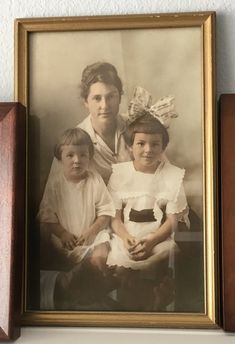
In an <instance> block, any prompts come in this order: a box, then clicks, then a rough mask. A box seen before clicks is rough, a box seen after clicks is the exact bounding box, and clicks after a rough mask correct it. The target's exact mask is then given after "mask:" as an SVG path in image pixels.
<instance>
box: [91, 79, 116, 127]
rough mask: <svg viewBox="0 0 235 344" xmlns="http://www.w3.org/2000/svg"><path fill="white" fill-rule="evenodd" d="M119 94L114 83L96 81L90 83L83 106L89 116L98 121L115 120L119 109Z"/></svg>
mask: <svg viewBox="0 0 235 344" xmlns="http://www.w3.org/2000/svg"><path fill="white" fill-rule="evenodd" d="M119 104H120V95H119V92H118V89H117V88H116V87H115V86H114V85H108V84H104V83H103V82H96V83H94V84H92V85H91V87H90V90H89V94H88V97H87V100H86V101H85V106H86V107H87V108H88V110H89V112H90V114H91V118H92V119H93V120H95V121H96V123H97V122H100V123H107V122H113V121H116V116H117V114H118V111H119Z"/></svg>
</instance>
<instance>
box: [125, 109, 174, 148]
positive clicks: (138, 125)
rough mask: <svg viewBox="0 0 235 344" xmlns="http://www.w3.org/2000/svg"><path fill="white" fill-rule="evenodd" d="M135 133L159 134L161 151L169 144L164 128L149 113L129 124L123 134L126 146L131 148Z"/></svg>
mask: <svg viewBox="0 0 235 344" xmlns="http://www.w3.org/2000/svg"><path fill="white" fill-rule="evenodd" d="M136 133H145V134H160V135H162V147H163V149H165V148H166V146H167V145H168V143H169V135H168V132H167V130H166V128H165V127H164V126H163V125H162V124H161V122H159V120H158V119H156V118H154V117H153V116H152V115H150V114H149V113H146V114H144V115H143V116H142V117H140V118H138V119H136V120H135V121H134V122H133V123H131V124H130V125H129V126H128V127H127V129H126V131H125V132H124V139H125V142H126V144H127V145H128V146H129V147H131V146H132V145H133V143H134V138H135V134H136Z"/></svg>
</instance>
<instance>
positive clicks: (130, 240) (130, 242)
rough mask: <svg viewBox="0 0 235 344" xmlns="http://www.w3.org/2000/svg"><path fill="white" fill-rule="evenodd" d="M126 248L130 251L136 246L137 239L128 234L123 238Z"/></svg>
mask: <svg viewBox="0 0 235 344" xmlns="http://www.w3.org/2000/svg"><path fill="white" fill-rule="evenodd" d="M122 240H123V243H124V246H125V248H126V249H127V250H128V251H130V250H131V249H132V248H133V247H134V246H135V245H136V238H135V237H133V236H132V235H130V234H128V233H126V234H125V236H124V237H123V238H122Z"/></svg>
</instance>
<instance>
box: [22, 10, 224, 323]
mask: <svg viewBox="0 0 235 344" xmlns="http://www.w3.org/2000/svg"><path fill="white" fill-rule="evenodd" d="M214 44H215V12H198V13H173V14H148V15H125V16H95V17H63V18H27V19H16V21H15V100H16V101H19V102H21V103H22V104H23V105H24V106H26V108H27V112H28V115H27V133H28V150H27V155H28V169H27V178H28V179H27V181H28V183H27V193H28V195H29V192H31V187H32V180H31V182H29V179H30V176H31V177H32V178H31V179H33V178H34V176H33V173H37V172H35V168H36V170H37V169H40V171H41V172H40V175H39V176H40V178H41V180H42V183H41V184H42V185H43V186H41V188H42V187H44V185H45V180H46V179H45V178H46V177H45V176H47V174H48V172H49V169H50V164H51V159H52V155H51V153H48V152H49V148H50V149H51V148H52V146H53V144H54V136H55V133H56V134H57V133H58V132H59V131H60V130H61V129H66V128H67V127H69V126H71V127H72V126H75V124H76V121H77V117H76V116H77V109H80V108H81V107H82V106H83V105H82V103H79V102H78V100H77V98H78V97H77V93H78V90H77V86H78V85H79V78H80V76H81V71H82V69H84V68H85V66H86V65H89V64H91V63H93V62H96V61H107V62H111V63H112V64H113V65H115V66H116V67H117V69H118V70H119V71H120V75H121V78H122V80H123V83H124V86H125V95H126V96H125V97H126V103H125V104H124V106H123V108H124V109H125V110H126V109H127V102H128V100H130V98H131V94H132V91H133V88H134V86H136V83H138V84H139V85H140V86H142V87H145V88H146V89H149V90H150V91H152V92H151V93H152V94H153V98H157V95H158V94H159V95H161V96H163V95H166V94H169V93H170V94H172V93H173V94H174V95H175V98H176V105H177V99H179V101H178V112H179V113H180V114H181V117H180V116H179V117H180V118H181V119H179V123H181V124H179V126H180V128H181V134H180V131H179V132H178V136H175V137H177V138H178V139H177V141H175V142H176V144H178V145H179V147H180V148H179V149H181V150H182V151H183V158H182V159H181V158H175V159H176V162H177V163H179V165H181V166H182V164H183V163H182V161H183V159H184V158H185V156H186V157H187V159H188V160H187V162H188V163H187V166H189V170H190V168H191V169H193V168H194V167H193V164H192V163H190V156H194V155H195V156H196V160H197V163H198V166H199V167H198V169H196V180H194V179H193V178H194V177H193V174H192V173H191V174H190V177H187V178H188V180H187V182H188V188H186V195H187V190H194V191H192V193H191V194H190V193H189V192H188V195H187V196H188V197H189V202H194V199H196V201H195V202H194V203H195V205H196V207H198V209H199V213H200V214H201V219H202V223H203V225H202V230H201V232H200V231H198V230H197V229H196V230H195V232H194V230H192V232H190V231H188V232H186V233H183V234H182V233H178V238H179V241H181V242H183V243H185V242H187V243H190V242H194V243H196V244H195V245H197V243H198V242H199V243H200V249H201V251H200V252H201V256H200V257H201V262H199V263H198V262H197V264H199V266H200V273H199V275H200V278H199V279H200V281H201V283H202V294H200V295H197V296H196V298H200V296H201V295H203V296H202V298H203V300H202V301H200V302H202V306H200V307H201V308H200V307H199V308H197V307H198V306H195V305H194V306H195V308H194V306H192V305H191V306H190V307H191V308H190V307H188V308H187V297H186V301H185V300H184V302H186V303H185V304H186V306H183V303H181V305H182V306H181V305H178V308H176V311H164V312H149V311H147V312H146V311H112V310H111V311H110V310H109V311H104V310H102V309H100V310H98V311H97V310H95V311H87V310H82V311H72V310H69V311H58V310H50V311H42V310H39V309H38V308H36V309H34V308H33V307H34V306H29V303H28V299H27V298H29V293H30V290H29V289H30V287H29V286H30V284H29V282H28V278H29V275H30V274H31V273H32V269H31V268H29V266H28V261H29V259H28V254H29V252H28V251H30V247H31V241H30V240H32V239H29V233H31V232H30V231H32V228H30V229H29V227H30V226H29V220H28V224H27V225H26V238H27V239H26V252H25V276H24V302H23V310H22V313H23V314H22V323H23V324H30V325H31V324H33V325H64V326H123V327H176V328H177V327H178V328H216V327H218V324H219V303H218V301H217V300H218V292H219V285H218V280H219V279H218V274H217V251H218V250H217V234H216V228H217V227H216V226H217V202H216V199H217V194H216V190H217V172H216V164H217V161H216V120H215V118H216V117H215V116H216V114H215V49H214ZM55 66H56V67H55ZM154 73H155V74H154ZM74 75H76V77H74ZM76 80H77V82H76ZM138 84H137V86H138ZM154 92H156V94H154ZM177 97H178V98H177ZM62 98H63V101H62V103H61V99H62ZM176 107H177V106H176ZM124 109H123V110H124ZM121 110H122V109H121ZM60 111H61V112H60ZM78 111H79V110H78ZM83 111H84V110H83ZM53 114H54V115H53ZM53 116H54V117H53ZM80 116H81V117H80V120H81V119H82V115H80ZM193 116H194V117H193ZM75 117H76V120H75ZM69 118H70V120H69ZM57 119H58V122H59V124H58V122H57ZM67 121H68V122H69V123H68V122H67ZM180 121H182V122H180ZM65 122H66V123H65ZM190 123H191V124H190ZM194 127H196V129H194ZM48 128H49V130H48ZM175 128H176V125H175V124H174V127H173V129H172V130H174V129H175ZM185 128H186V129H185ZM52 129H53V130H52ZM175 130H176V129H175ZM179 130H180V129H179ZM182 130H185V131H186V134H185V136H186V139H184V138H183V135H182V133H183V131H182ZM195 130H196V131H195ZM184 133H185V132H184ZM191 134H194V135H195V136H192V137H191ZM45 138H46V139H45ZM194 139H195V140H196V141H195V142H196V143H195V144H193V145H191V146H189V147H187V143H188V144H190V141H191V140H194ZM32 140H33V141H32ZM45 140H46V141H47V142H46V144H45V145H44V142H45ZM37 145H38V146H39V150H40V149H41V151H40V152H39V151H38V150H37V149H36V148H35V150H34V151H32V149H34V148H32V147H33V146H34V147H35V146H37ZM195 147H196V149H195ZM190 148H191V150H190ZM170 149H171V151H172V153H171V154H170V153H169V156H170V155H171V157H172V156H177V150H174V147H173V146H171V147H170ZM170 149H169V150H170ZM184 150H185V151H186V152H187V153H185V151H184ZM41 153H43V154H41ZM184 153H185V155H184ZM35 155H37V156H43V157H42V158H38V159H39V160H38V162H37V164H38V165H36V167H35V161H33V163H30V161H31V160H32V156H35ZM40 159H42V160H40ZM43 159H44V160H43ZM185 159H186V158H185ZM173 160H174V159H173ZM186 171H187V168H186ZM190 178H191V179H190ZM198 180H199V181H198ZM30 183H31V184H30ZM195 190H196V191H195ZM199 190H200V191H199ZM194 192H195V194H194ZM39 194H40V191H39ZM40 195H41V194H40ZM198 200H199V201H198ZM37 202H38V200H37ZM37 205H38V203H37ZM30 212H31V201H29V200H28V202H27V205H26V214H27V218H29V217H30V216H31V215H32V214H31V213H30ZM33 215H35V214H33ZM30 238H31V237H30ZM186 246H187V245H186ZM183 247H184V244H183ZM190 247H191V246H189V247H187V250H188V252H189V251H191V249H190ZM187 250H186V251H187ZM31 251H32V250H31ZM31 251H30V252H31ZM34 251H35V250H34ZM185 257H186V258H187V257H188V256H187V255H186V256H185ZM190 257H191V256H190ZM194 258H195V257H194ZM190 269H192V267H191V268H190V267H188V270H187V271H189V270H190ZM196 274H197V273H196V272H194V275H196ZM190 276H191V275H186V280H185V281H184V280H181V286H182V285H185V283H186V282H188V281H189V279H190ZM192 276H193V274H192ZM195 277H196V276H195ZM181 278H182V276H181ZM184 282H185V283H184ZM198 283H199V282H198ZM185 288H186V287H185ZM185 290H186V289H185ZM186 294H187V293H186ZM181 297H183V296H182V293H181ZM196 302H197V301H195V303H196ZM184 307H185V308H184ZM177 309H178V310H177ZM198 309H199V310H198Z"/></svg>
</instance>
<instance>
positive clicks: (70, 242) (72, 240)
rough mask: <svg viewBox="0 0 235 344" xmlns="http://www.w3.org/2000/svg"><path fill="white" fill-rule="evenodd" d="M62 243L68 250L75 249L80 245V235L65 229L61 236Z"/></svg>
mask: <svg viewBox="0 0 235 344" xmlns="http://www.w3.org/2000/svg"><path fill="white" fill-rule="evenodd" d="M60 240H61V243H62V245H63V247H64V248H66V249H67V250H73V249H74V248H75V247H76V246H77V245H78V237H77V236H76V235H74V234H71V233H69V232H68V231H66V230H64V231H63V233H61V236H60Z"/></svg>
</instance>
